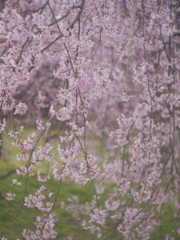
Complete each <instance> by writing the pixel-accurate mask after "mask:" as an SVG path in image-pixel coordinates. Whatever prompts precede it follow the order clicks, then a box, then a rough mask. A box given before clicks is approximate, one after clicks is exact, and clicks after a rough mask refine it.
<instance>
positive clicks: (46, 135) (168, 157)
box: [0, 0, 180, 240]
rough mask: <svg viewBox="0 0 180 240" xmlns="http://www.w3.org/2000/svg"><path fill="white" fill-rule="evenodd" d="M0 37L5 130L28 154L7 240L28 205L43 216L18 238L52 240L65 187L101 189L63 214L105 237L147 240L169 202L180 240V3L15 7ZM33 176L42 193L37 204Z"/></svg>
mask: <svg viewBox="0 0 180 240" xmlns="http://www.w3.org/2000/svg"><path fill="white" fill-rule="evenodd" d="M0 31H1V33H0V34H1V35H0V49H1V59H0V75H1V87H0V106H1V110H0V111H1V124H0V132H1V133H2V132H3V131H5V130H6V131H8V132H9V136H10V138H11V139H12V144H13V145H15V146H17V147H18V148H19V153H18V155H17V161H18V162H19V165H20V166H19V168H18V169H17V170H16V172H17V179H18V176H22V178H21V179H23V181H24V182H25V186H24V196H23V199H22V202H21V203H20V207H19V210H18V212H17V214H16V215H15V216H14V217H13V218H12V219H11V220H10V221H9V223H8V224H7V225H5V226H4V228H3V229H2V230H1V234H2V239H5V238H6V236H5V235H4V234H3V232H4V230H5V229H6V228H8V227H9V228H10V223H11V222H13V221H16V218H17V216H18V215H19V214H21V211H20V210H21V208H22V207H23V206H26V207H27V208H37V209H39V210H40V212H41V214H39V215H38V216H37V218H36V222H35V223H34V225H33V226H32V228H30V229H26V228H25V227H23V226H22V235H21V237H20V238H19V239H55V238H56V236H57V233H56V232H55V230H54V225H55V224H56V223H55V213H54V212H53V209H54V207H55V205H56V203H57V201H59V200H58V196H59V195H60V194H61V185H62V182H63V181H66V179H70V181H73V182H75V183H76V184H78V185H87V184H88V183H90V184H91V185H92V189H93V192H92V201H90V202H86V203H83V204H82V203H80V201H79V199H78V196H76V197H72V198H71V199H69V204H67V203H62V207H63V208H64V209H66V210H67V211H69V212H71V213H72V217H75V218H76V219H77V220H78V221H79V222H80V223H81V225H82V226H83V227H84V229H86V230H87V231H89V232H90V233H91V234H95V237H96V238H100V239H113V238H116V235H117V234H119V235H118V236H119V237H118V239H120V238H122V239H127V240H129V239H133V240H134V239H142V240H145V239H150V236H151V233H152V232H153V231H154V229H155V228H157V226H160V225H161V221H162V214H163V211H164V208H165V206H166V203H167V202H169V201H171V202H172V203H173V205H174V209H175V210H174V211H175V214H174V218H175V219H176V220H177V221H176V223H177V224H176V225H175V226H174V228H173V232H171V233H169V234H168V235H166V240H168V239H178V238H179V237H180V236H179V234H180V226H179V225H178V219H179V217H180V190H179V189H180V180H179V179H180V178H179V173H180V163H179V157H180V152H179V143H180V138H179V133H178V132H179V127H180V126H179V124H180V122H179V121H180V119H179V115H180V108H179V106H180V96H179V93H180V90H179V89H180V81H179V76H180V75H179V69H180V64H179V47H180V41H179V36H180V3H179V1H178V0H170V1H161V0H159V1H158V0H157V1H155V0H145V1H144V0H140V1H138V0H134V1H130V0H122V1H118V0H113V1H112V0H96V1H95V0H74V1H68V0H60V1H58V0H36V1H35V0H27V1H24V0H7V1H5V2H4V9H3V11H2V12H1V14H0ZM9 121H11V122H12V121H13V124H12V125H13V127H12V128H10V127H9V126H8V122H9ZM27 125H31V126H33V128H32V129H33V130H32V132H31V133H30V134H29V135H28V137H27V138H25V137H23V132H24V130H25V129H26V126H27ZM52 132H55V134H54V135H52ZM53 136H54V137H56V138H55V141H52V139H53ZM97 139H98V141H101V145H102V149H101V151H102V154H97V152H96V147H95V145H94V144H93V142H94V141H97ZM39 166H40V167H39ZM34 177H37V181H39V182H40V183H42V185H41V187H40V188H39V189H37V191H36V192H35V193H34V192H33V193H31V194H29V193H28V186H29V181H30V180H31V178H34ZM17 179H14V182H13V184H17V185H20V184H21V182H19V181H18V180H17ZM51 179H54V180H55V181H58V187H57V189H56V192H55V193H54V196H55V197H54V198H53V196H52V197H51V195H52V192H51V188H50V185H49V187H44V185H45V183H46V186H48V183H49V181H50V180H51ZM109 185H111V186H113V188H112V189H111V193H110V194H104V193H106V190H107V188H109ZM14 198H16V193H15V192H13V191H11V190H10V191H9V192H8V193H7V197H6V199H7V200H9V201H13V199H14ZM108 226H110V227H108Z"/></svg>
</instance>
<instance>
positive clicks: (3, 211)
mask: <svg viewBox="0 0 180 240" xmlns="http://www.w3.org/2000/svg"><path fill="white" fill-rule="evenodd" d="M27 133H28V131H27ZM27 133H26V134H27ZM3 147H4V150H5V153H4V156H2V159H0V176H1V175H4V174H5V173H6V172H9V171H10V170H12V169H14V168H16V167H17V166H18V163H17V162H16V158H15V156H16V154H17V153H18V149H17V148H15V147H12V146H11V145H10V141H9V139H8V138H7V139H6V142H4V145H3ZM14 178H17V175H16V173H14V174H11V175H10V176H9V177H7V178H4V179H0V192H1V195H0V229H2V228H3V227H4V226H5V225H6V224H7V223H8V222H9V221H10V220H11V219H12V218H13V217H14V216H15V215H16V213H17V212H18V208H19V206H20V204H21V201H22V199H23V195H24V186H25V181H26V180H25V178H24V179H21V181H22V183H23V184H22V185H21V186H15V187H14V186H13V184H12V179H14ZM48 184H50V185H52V189H51V191H53V192H54V194H55V193H56V192H57V189H58V186H59V183H58V182H56V181H55V180H54V179H51V180H50V181H49V183H48ZM40 186H41V184H40V183H39V182H38V181H37V176H36V175H34V176H33V177H31V178H30V179H29V183H28V193H31V194H32V193H34V192H36V191H37V189H38V188H39V187H40ZM44 186H45V185H44ZM11 190H12V191H13V192H15V193H16V198H15V200H14V201H6V200H5V196H6V193H7V192H9V191H11ZM91 190H92V186H91V183H89V184H87V185H86V186H82V187H81V186H79V185H77V184H75V183H72V182H71V181H70V180H69V179H67V180H65V181H63V182H62V185H61V190H60V194H59V198H58V200H57V204H56V206H55V208H54V210H53V213H54V214H55V215H56V220H57V221H56V224H55V230H56V231H57V233H58V235H57V238H56V239H57V240H58V239H61V240H84V239H86V240H94V239H96V236H94V235H91V234H89V233H88V232H87V231H86V230H84V229H83V228H82V227H81V225H80V222H79V221H78V220H76V219H75V218H72V216H71V215H70V214H69V213H68V212H67V211H65V210H64V209H62V208H61V203H62V202H65V203H66V202H67V199H68V198H69V197H72V196H79V200H80V202H81V203H85V202H89V201H91V200H92V196H91V195H92V194H91ZM111 191H112V185H109V187H108V188H107V190H106V192H105V195H107V194H108V193H110V192H111ZM103 198H105V196H104V197H102V199H101V201H102V202H103V201H104V199H103ZM174 214H175V209H174V205H173V203H172V202H169V203H168V204H167V205H166V207H165V211H164V212H162V216H161V217H162V225H161V226H160V227H159V226H158V227H156V228H155V230H154V232H153V233H152V234H151V240H163V239H165V236H166V234H172V235H173V233H172V231H173V228H174V227H175V226H176V224H177V222H176V221H175V219H174ZM37 215H41V212H40V211H39V210H37V209H29V208H27V207H24V206H23V207H22V208H21V211H20V213H19V215H18V216H17V218H16V219H15V221H13V222H12V223H11V224H9V226H8V227H7V228H6V229H5V231H4V233H3V234H0V237H2V236H5V237H7V238H8V240H15V239H17V238H18V237H21V233H22V230H23V229H24V228H26V229H28V228H31V227H32V226H33V223H34V220H35V219H36V216H37ZM112 230H113V225H112V222H110V223H109V230H108V231H107V232H106V234H105V235H104V237H103V238H102V239H103V240H105V239H107V236H109V234H110V233H111V232H112ZM68 237H71V238H68ZM113 239H115V240H123V238H122V236H121V235H120V234H118V235H117V236H116V237H115V238H113ZM175 239H177V240H178V238H175Z"/></svg>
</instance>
